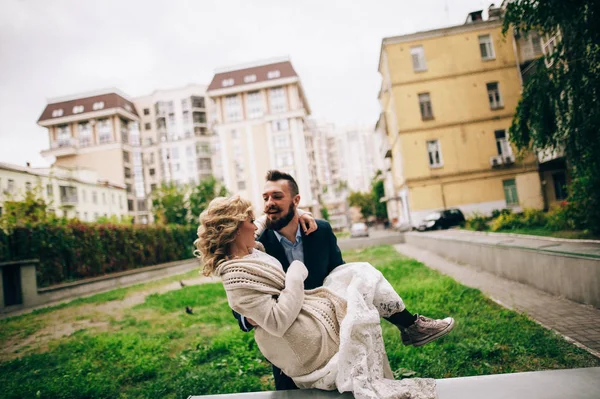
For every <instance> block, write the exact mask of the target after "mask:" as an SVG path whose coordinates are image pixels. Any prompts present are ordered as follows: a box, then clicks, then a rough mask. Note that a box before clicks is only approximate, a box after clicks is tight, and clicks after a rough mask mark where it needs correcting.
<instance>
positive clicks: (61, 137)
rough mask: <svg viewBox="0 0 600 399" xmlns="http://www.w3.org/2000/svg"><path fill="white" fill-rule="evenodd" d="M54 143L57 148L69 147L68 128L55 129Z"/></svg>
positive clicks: (59, 127) (69, 135) (65, 126)
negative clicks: (56, 144) (55, 142)
mask: <svg viewBox="0 0 600 399" xmlns="http://www.w3.org/2000/svg"><path fill="white" fill-rule="evenodd" d="M56 141H57V143H58V146H59V147H66V146H70V145H71V133H70V132H69V126H67V125H62V126H58V127H57V133H56Z"/></svg>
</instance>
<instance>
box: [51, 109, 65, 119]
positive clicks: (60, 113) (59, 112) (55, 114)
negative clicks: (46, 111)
mask: <svg viewBox="0 0 600 399" xmlns="http://www.w3.org/2000/svg"><path fill="white" fill-rule="evenodd" d="M59 116H63V110H62V108H59V109H55V110H54V111H52V117H53V118H58V117H59Z"/></svg>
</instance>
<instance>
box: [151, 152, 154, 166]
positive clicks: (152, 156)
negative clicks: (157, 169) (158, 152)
mask: <svg viewBox="0 0 600 399" xmlns="http://www.w3.org/2000/svg"><path fill="white" fill-rule="evenodd" d="M153 163H154V153H153V152H151V153H150V165H152V164H153Z"/></svg>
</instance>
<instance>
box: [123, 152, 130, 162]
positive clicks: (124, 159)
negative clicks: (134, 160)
mask: <svg viewBox="0 0 600 399" xmlns="http://www.w3.org/2000/svg"><path fill="white" fill-rule="evenodd" d="M129 159H130V158H129V153H128V152H127V151H123V161H124V162H127V163H129Z"/></svg>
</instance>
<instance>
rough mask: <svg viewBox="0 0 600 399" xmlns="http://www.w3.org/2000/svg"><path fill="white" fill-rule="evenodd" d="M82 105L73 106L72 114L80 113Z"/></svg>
mask: <svg viewBox="0 0 600 399" xmlns="http://www.w3.org/2000/svg"><path fill="white" fill-rule="evenodd" d="M83 109H84V108H83V105H76V106H74V107H73V113H74V114H80V113H82V112H83Z"/></svg>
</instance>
